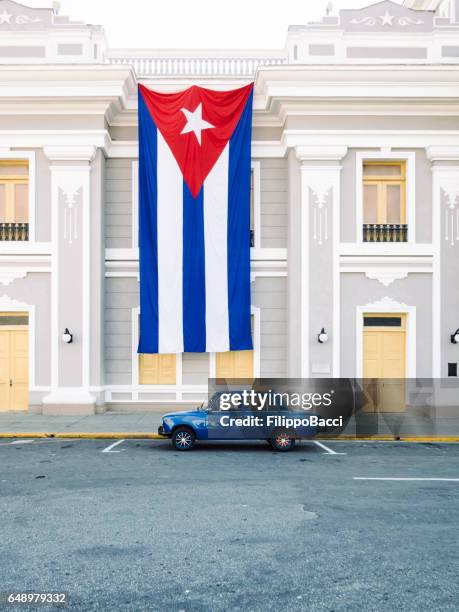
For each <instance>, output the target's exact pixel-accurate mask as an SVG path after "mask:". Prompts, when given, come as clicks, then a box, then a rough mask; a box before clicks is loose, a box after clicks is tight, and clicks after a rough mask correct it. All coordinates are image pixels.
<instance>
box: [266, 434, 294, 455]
mask: <svg viewBox="0 0 459 612" xmlns="http://www.w3.org/2000/svg"><path fill="white" fill-rule="evenodd" d="M270 443H271V446H272V447H273V449H274V450H276V451H279V452H286V451H289V450H292V448H293V447H294V446H295V438H294V437H293V436H292V434H291V433H290V432H288V431H285V430H280V431H276V432H275V434H274V435H273V437H272V438H271V439H270Z"/></svg>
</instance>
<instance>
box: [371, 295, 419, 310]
mask: <svg viewBox="0 0 459 612" xmlns="http://www.w3.org/2000/svg"><path fill="white" fill-rule="evenodd" d="M361 308H364V309H365V308H371V309H372V310H375V309H376V310H378V309H380V310H381V312H386V311H387V312H396V311H397V309H401V310H403V309H406V308H410V307H409V306H408V305H407V304H404V303H403V302H397V301H396V300H394V299H393V298H391V297H389V296H387V295H386V296H384V297H383V298H381V299H380V300H376V301H375V302H369V303H368V304H364V305H363V306H362V307H361Z"/></svg>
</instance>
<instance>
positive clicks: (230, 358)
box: [216, 351, 253, 378]
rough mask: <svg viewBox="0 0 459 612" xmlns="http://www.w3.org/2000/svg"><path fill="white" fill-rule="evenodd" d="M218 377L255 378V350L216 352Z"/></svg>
mask: <svg viewBox="0 0 459 612" xmlns="http://www.w3.org/2000/svg"><path fill="white" fill-rule="evenodd" d="M216 375H217V378H253V351H228V352H227V353H217V354H216Z"/></svg>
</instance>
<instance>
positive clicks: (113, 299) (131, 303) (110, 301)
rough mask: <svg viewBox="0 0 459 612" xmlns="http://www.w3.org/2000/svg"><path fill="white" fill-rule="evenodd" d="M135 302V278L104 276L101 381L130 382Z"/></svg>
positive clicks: (136, 292)
mask: <svg viewBox="0 0 459 612" xmlns="http://www.w3.org/2000/svg"><path fill="white" fill-rule="evenodd" d="M138 305H139V283H138V281H137V279H136V278H106V279H105V329H104V336H105V339H104V345H105V349H104V350H105V382H106V384H108V385H130V384H131V380H132V364H131V355H132V333H131V330H132V327H131V326H132V322H131V321H132V316H131V313H132V308H135V307H136V306H138Z"/></svg>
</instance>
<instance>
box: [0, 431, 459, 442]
mask: <svg viewBox="0 0 459 612" xmlns="http://www.w3.org/2000/svg"><path fill="white" fill-rule="evenodd" d="M2 438H3V439H6V438H15V439H28V438H48V439H49V438H60V439H72V440H76V439H81V440H168V438H167V437H166V436H160V435H159V434H149V433H144V432H124V433H123V432H104V433H95V432H92V433H91V432H87V433H85V432H55V433H44V432H0V439H2ZM316 439H317V440H329V441H334V442H339V441H340V440H344V441H346V442H349V441H352V440H354V441H355V442H362V441H363V442H364V441H366V442H459V436H351V435H343V436H339V437H338V438H328V437H326V436H317V437H316Z"/></svg>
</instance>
